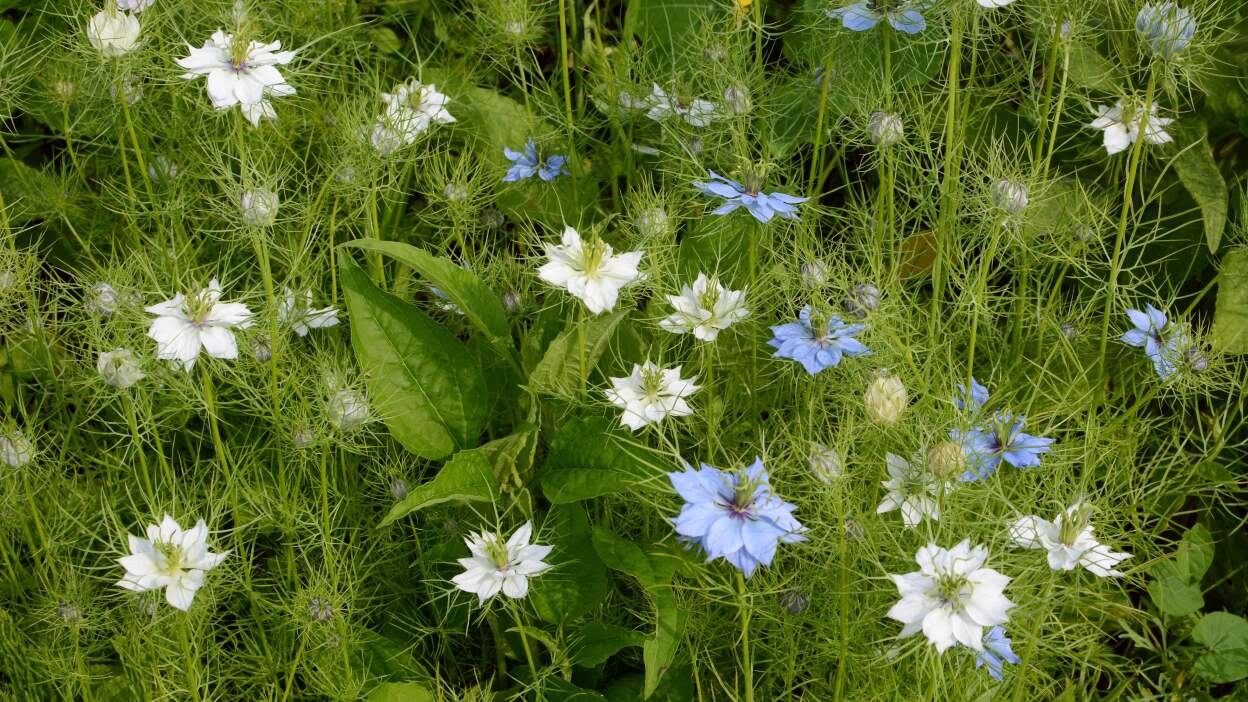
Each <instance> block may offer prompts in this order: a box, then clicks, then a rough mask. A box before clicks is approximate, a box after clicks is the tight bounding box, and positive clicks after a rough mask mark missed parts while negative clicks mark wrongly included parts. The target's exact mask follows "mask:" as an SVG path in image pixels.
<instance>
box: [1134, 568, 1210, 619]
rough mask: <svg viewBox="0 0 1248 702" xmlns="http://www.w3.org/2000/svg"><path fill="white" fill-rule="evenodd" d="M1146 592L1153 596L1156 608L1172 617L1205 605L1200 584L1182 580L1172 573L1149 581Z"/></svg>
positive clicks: (1184, 614) (1186, 613)
mask: <svg viewBox="0 0 1248 702" xmlns="http://www.w3.org/2000/svg"><path fill="white" fill-rule="evenodd" d="M1148 594H1149V596H1150V597H1152V598H1153V603H1154V604H1156V605H1157V609H1160V610H1161V611H1162V612H1164V613H1165V614H1168V615H1170V616H1172V617H1183V616H1186V615H1188V614H1191V613H1192V612H1196V611H1198V610H1199V609H1200V608H1201V607H1204V606H1205V598H1204V595H1202V594H1201V591H1200V586H1198V585H1192V584H1190V583H1187V582H1184V581H1183V580H1180V579H1179V578H1177V577H1175V576H1173V575H1167V576H1165V577H1163V578H1159V579H1157V580H1154V581H1152V582H1151V583H1149V584H1148Z"/></svg>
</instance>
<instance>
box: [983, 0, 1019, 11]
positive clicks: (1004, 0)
mask: <svg viewBox="0 0 1248 702" xmlns="http://www.w3.org/2000/svg"><path fill="white" fill-rule="evenodd" d="M975 2H977V3H979V6H980V7H987V8H988V9H992V8H994V7H1005V6H1006V5H1009V4H1011V3H1013V2H1014V0H975Z"/></svg>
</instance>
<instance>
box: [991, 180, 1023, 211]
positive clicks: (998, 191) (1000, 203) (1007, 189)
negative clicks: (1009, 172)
mask: <svg viewBox="0 0 1248 702" xmlns="http://www.w3.org/2000/svg"><path fill="white" fill-rule="evenodd" d="M992 200H993V202H995V203H997V207H1000V208H1001V209H1003V210H1005V211H1006V212H1008V213H1009V214H1018V213H1019V212H1022V211H1023V210H1024V209H1025V208H1026V207H1027V186H1026V185H1023V184H1022V183H1015V182H1013V181H1009V180H998V181H997V183H996V185H995V186H994V188H993V192H992Z"/></svg>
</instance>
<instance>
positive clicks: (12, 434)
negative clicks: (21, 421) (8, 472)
mask: <svg viewBox="0 0 1248 702" xmlns="http://www.w3.org/2000/svg"><path fill="white" fill-rule="evenodd" d="M34 457H35V442H33V441H31V440H30V439H28V438H27V437H26V435H25V434H23V433H22V430H21V429H10V430H9V431H7V432H5V433H4V434H0V463H4V465H6V466H8V467H10V468H21V467H22V466H24V465H26V464H27V463H30V462H31V460H32V459H34Z"/></svg>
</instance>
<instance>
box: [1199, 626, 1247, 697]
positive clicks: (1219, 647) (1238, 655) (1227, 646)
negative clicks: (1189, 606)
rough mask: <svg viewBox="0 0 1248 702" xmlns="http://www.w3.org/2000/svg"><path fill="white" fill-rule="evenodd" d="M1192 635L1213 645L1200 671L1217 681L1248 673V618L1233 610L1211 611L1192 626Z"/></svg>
mask: <svg viewBox="0 0 1248 702" xmlns="http://www.w3.org/2000/svg"><path fill="white" fill-rule="evenodd" d="M1192 639H1193V640H1195V641H1196V642H1197V643H1199V644H1201V645H1203V646H1204V647H1205V648H1207V649H1209V651H1208V652H1207V653H1205V654H1204V655H1202V656H1201V657H1200V658H1198V659H1197V660H1196V672H1197V673H1199V674H1200V676H1201V677H1203V678H1205V679H1206V680H1208V681H1210V682H1214V683H1229V682H1235V681H1236V680H1242V679H1244V678H1246V677H1248V621H1244V619H1243V617H1239V616H1236V615H1234V614H1231V613H1229V612H1210V613H1209V614H1206V615H1205V616H1203V617H1201V618H1200V621H1199V622H1197V623H1196V626H1195V627H1193V628H1192Z"/></svg>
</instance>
